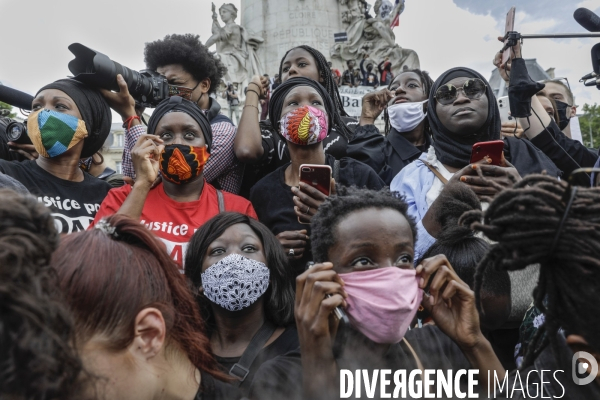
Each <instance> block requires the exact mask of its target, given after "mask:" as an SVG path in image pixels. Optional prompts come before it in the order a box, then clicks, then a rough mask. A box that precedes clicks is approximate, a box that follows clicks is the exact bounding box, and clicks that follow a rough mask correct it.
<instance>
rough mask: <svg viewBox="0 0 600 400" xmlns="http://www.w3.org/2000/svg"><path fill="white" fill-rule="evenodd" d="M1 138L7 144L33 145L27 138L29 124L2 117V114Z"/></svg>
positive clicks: (0, 119) (0, 116) (0, 115)
mask: <svg viewBox="0 0 600 400" xmlns="http://www.w3.org/2000/svg"><path fill="white" fill-rule="evenodd" d="M0 136H1V137H2V139H3V140H4V141H5V142H15V143H19V144H31V140H30V139H29V136H27V123H26V122H25V123H22V122H19V121H15V120H14V119H12V118H7V117H4V116H2V114H0ZM2 139H0V140H2Z"/></svg>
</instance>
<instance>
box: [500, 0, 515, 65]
mask: <svg viewBox="0 0 600 400" xmlns="http://www.w3.org/2000/svg"><path fill="white" fill-rule="evenodd" d="M515 10H516V8H515V7H514V6H513V7H511V8H510V10H508V13H506V23H505V24H504V35H506V34H507V33H508V32H511V31H514V30H515ZM507 43H508V40H505V41H504V46H506V44H507ZM511 51H512V50H511V48H510V47H509V48H507V49H505V50H504V52H503V53H502V65H506V63H507V62H508V60H510V52H511Z"/></svg>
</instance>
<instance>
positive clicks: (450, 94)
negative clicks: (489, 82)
mask: <svg viewBox="0 0 600 400" xmlns="http://www.w3.org/2000/svg"><path fill="white" fill-rule="evenodd" d="M459 90H462V92H463V93H464V94H465V96H467V97H468V98H469V99H471V100H476V99H478V98H480V97H481V95H482V94H484V93H485V83H483V81H482V80H481V79H477V78H474V79H469V80H467V81H466V82H465V83H464V84H463V85H462V87H459V88H457V87H456V86H454V85H453V84H451V83H446V84H445V85H443V86H442V87H440V88H439V89H438V90H437V92H435V98H436V99H437V101H438V103H440V104H443V105H448V104H452V103H454V101H455V100H456V98H457V97H458V91H459Z"/></svg>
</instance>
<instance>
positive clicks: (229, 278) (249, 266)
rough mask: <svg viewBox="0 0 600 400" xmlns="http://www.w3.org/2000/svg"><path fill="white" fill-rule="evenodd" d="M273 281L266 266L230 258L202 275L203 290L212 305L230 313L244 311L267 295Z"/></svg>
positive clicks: (238, 257)
mask: <svg viewBox="0 0 600 400" xmlns="http://www.w3.org/2000/svg"><path fill="white" fill-rule="evenodd" d="M269 278H270V271H269V268H267V266H266V265H265V264H264V263H262V262H260V261H256V260H251V259H249V258H246V257H243V256H241V255H239V254H230V255H228V256H227V257H225V258H223V259H222V260H220V261H218V262H216V263H215V264H213V265H211V266H210V267H208V268H207V269H206V271H204V272H203V273H202V287H203V288H204V295H205V296H206V298H207V299H208V300H210V301H211V302H213V303H215V304H216V305H218V306H220V307H223V308H224V309H226V310H229V311H240V310H243V309H244V308H247V307H249V306H250V305H252V304H254V303H255V302H256V300H258V299H259V298H260V297H261V296H262V295H263V294H264V293H265V292H266V291H267V288H268V287H269Z"/></svg>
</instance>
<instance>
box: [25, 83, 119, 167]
mask: <svg viewBox="0 0 600 400" xmlns="http://www.w3.org/2000/svg"><path fill="white" fill-rule="evenodd" d="M46 89H56V90H60V91H61V92H64V93H66V94H67V96H69V97H70V98H71V99H73V101H74V102H75V104H76V105H77V108H78V109H79V113H80V114H81V118H82V119H83V121H85V127H86V129H87V131H88V135H89V136H88V137H86V138H85V139H84V141H83V150H82V151H81V158H86V157H91V156H92V155H93V154H94V153H95V152H97V151H98V150H100V149H101V148H102V145H103V144H104V141H105V140H106V138H107V137H108V134H109V133H110V126H111V124H112V114H111V113H110V107H109V106H108V104H107V103H106V100H104V97H102V94H100V92H99V91H98V90H97V89H94V88H91V87H89V86H87V85H85V84H83V83H81V82H78V81H76V80H74V79H60V80H58V81H56V82H52V83H51V84H49V85H46V86H44V87H43V88H41V89H40V90H38V93H40V92H41V91H42V90H46ZM36 96H37V94H36Z"/></svg>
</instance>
